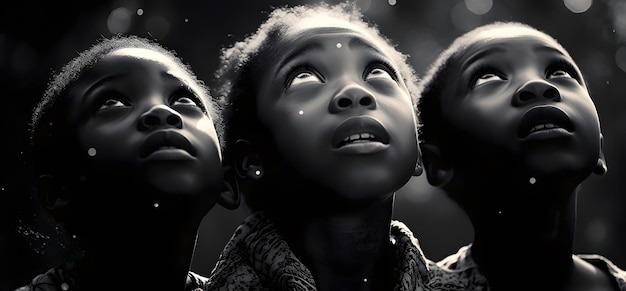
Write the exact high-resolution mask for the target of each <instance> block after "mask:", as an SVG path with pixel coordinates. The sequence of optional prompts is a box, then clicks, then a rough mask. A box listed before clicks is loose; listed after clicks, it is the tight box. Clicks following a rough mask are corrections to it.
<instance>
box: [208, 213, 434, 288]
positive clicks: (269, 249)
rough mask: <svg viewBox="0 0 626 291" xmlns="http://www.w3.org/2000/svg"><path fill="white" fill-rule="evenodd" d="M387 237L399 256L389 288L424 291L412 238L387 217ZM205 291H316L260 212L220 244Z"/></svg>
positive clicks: (424, 275) (424, 268) (424, 271)
mask: <svg viewBox="0 0 626 291" xmlns="http://www.w3.org/2000/svg"><path fill="white" fill-rule="evenodd" d="M390 235H391V237H390V240H391V242H392V244H393V245H394V248H395V251H396V255H397V257H398V258H401V259H400V260H399V264H398V266H397V267H396V268H395V269H394V275H395V277H396V278H397V285H396V286H395V288H394V289H393V290H398V291H400V290H425V283H426V282H427V281H428V279H429V273H428V264H427V261H426V259H425V257H424V255H423V254H422V251H421V249H420V248H419V243H418V241H417V239H416V238H415V237H414V236H413V234H412V233H411V231H410V230H409V229H408V228H407V227H406V226H405V225H404V224H402V223H401V222H399V221H392V223H391V233H390ZM205 290H273V291H281V290H285V291H286V290H290V291H292V290H316V288H315V282H314V280H313V275H312V274H311V272H310V271H309V270H308V269H307V268H306V266H304V264H302V262H300V261H299V260H298V258H296V256H295V255H294V254H293V252H292V251H291V250H290V249H289V246H288V245H287V242H286V241H284V240H283V239H282V237H281V236H280V234H278V232H277V230H276V228H275V226H274V225H273V223H272V222H271V221H270V220H269V219H268V218H267V217H266V216H265V215H264V214H263V213H262V212H257V213H254V214H252V215H250V216H249V217H247V218H246V219H245V220H244V221H243V222H242V224H241V225H240V226H239V227H238V228H237V229H236V230H235V232H234V234H233V236H232V237H231V239H230V241H229V242H228V243H227V244H226V246H225V247H224V250H223V252H222V254H221V255H220V258H219V259H218V262H217V263H216V265H215V268H214V269H213V271H212V273H211V276H210V277H209V283H208V284H207V287H206V288H205Z"/></svg>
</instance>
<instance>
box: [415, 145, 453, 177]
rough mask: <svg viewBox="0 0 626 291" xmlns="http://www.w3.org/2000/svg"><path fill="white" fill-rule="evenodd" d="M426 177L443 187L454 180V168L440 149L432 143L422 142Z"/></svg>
mask: <svg viewBox="0 0 626 291" xmlns="http://www.w3.org/2000/svg"><path fill="white" fill-rule="evenodd" d="M420 148H421V150H422V160H423V162H424V170H425V171H426V179H427V180H428V183H429V184H431V185H432V186H435V187H443V186H445V185H447V184H448V183H450V181H452V178H453V177H454V169H453V168H452V167H451V166H450V164H449V163H447V162H446V161H445V159H444V158H443V157H442V156H441V151H440V149H439V148H438V147H437V146H435V145H432V144H421V145H420Z"/></svg>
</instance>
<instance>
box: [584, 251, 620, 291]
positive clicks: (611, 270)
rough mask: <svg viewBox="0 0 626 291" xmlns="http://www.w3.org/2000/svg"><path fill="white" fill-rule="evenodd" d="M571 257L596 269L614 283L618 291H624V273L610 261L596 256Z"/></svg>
mask: <svg viewBox="0 0 626 291" xmlns="http://www.w3.org/2000/svg"><path fill="white" fill-rule="evenodd" d="M573 257H574V259H576V258H579V259H581V260H582V261H584V262H586V263H589V264H591V265H593V266H594V267H596V268H598V269H599V270H600V271H602V272H603V273H604V274H607V275H608V276H609V277H610V278H612V279H613V280H614V281H615V283H616V284H617V285H618V286H619V290H624V291H626V271H624V270H623V269H621V268H620V267H618V266H617V265H615V264H614V263H613V262H612V261H611V260H609V259H607V258H606V257H604V256H602V255H598V254H580V255H574V256H573Z"/></svg>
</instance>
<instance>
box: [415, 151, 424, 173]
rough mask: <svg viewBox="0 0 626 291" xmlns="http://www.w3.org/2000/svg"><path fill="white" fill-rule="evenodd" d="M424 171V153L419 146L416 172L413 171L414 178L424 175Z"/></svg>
mask: <svg viewBox="0 0 626 291" xmlns="http://www.w3.org/2000/svg"><path fill="white" fill-rule="evenodd" d="M423 172H424V169H423V168H422V151H421V150H420V147H419V145H418V146H417V161H416V163H415V170H414V171H413V176H414V177H417V176H420V175H422V173H423Z"/></svg>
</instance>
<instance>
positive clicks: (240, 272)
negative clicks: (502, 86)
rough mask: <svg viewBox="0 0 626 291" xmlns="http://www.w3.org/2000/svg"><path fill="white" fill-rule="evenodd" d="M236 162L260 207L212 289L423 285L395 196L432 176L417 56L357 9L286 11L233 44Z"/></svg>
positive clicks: (228, 146) (228, 64) (417, 254)
mask: <svg viewBox="0 0 626 291" xmlns="http://www.w3.org/2000/svg"><path fill="white" fill-rule="evenodd" d="M217 79H218V81H219V84H218V86H217V87H216V88H217V89H216V90H215V92H216V94H217V95H218V96H219V97H221V98H223V103H224V108H225V112H224V117H225V125H226V135H225V139H224V143H225V149H224V153H225V159H226V160H229V161H232V164H233V166H234V167H235V169H236V171H237V173H238V176H237V177H238V178H239V179H238V181H239V184H240V187H241V189H242V190H243V194H244V197H245V202H246V204H247V206H248V207H249V208H250V210H251V211H252V214H251V215H250V216H249V217H248V218H247V219H246V220H245V221H244V222H243V223H242V224H241V226H240V227H239V228H238V229H237V230H236V231H235V233H234V234H233V237H232V238H231V240H230V241H229V243H228V244H227V246H226V247H225V249H224V251H223V253H222V254H221V256H220V259H219V261H218V264H217V265H216V266H215V269H214V270H213V272H212V274H211V276H210V278H209V279H210V280H209V288H208V289H210V290H218V289H219V290H221V289H224V288H227V289H233V290H234V289H237V290H257V289H261V288H268V289H271V290H421V288H424V286H425V284H426V283H427V281H428V280H429V273H428V267H427V262H426V259H425V257H424V256H423V254H422V251H421V249H420V247H419V244H418V241H417V239H416V238H415V237H414V236H413V234H412V233H411V231H410V230H409V229H408V228H407V227H406V226H405V225H404V224H403V223H401V222H399V221H396V220H393V219H392V216H393V203H394V195H395V194H394V193H395V191H397V190H398V189H400V188H401V187H402V186H404V185H405V183H407V182H408V181H409V179H410V178H411V176H414V175H419V174H421V167H420V163H419V149H418V143H417V132H416V131H417V130H416V120H415V113H414V105H413V104H414V103H413V102H414V98H415V97H416V96H417V95H415V85H416V83H415V82H416V76H415V74H414V72H413V69H412V68H411V67H410V66H409V65H408V63H407V56H406V55H404V54H402V53H400V52H399V51H397V50H396V48H395V47H394V45H393V44H392V43H391V42H390V40H389V39H387V38H385V37H384V36H383V35H382V34H380V32H379V31H378V29H377V28H376V27H375V26H374V25H372V24H370V23H367V22H366V21H365V20H364V18H363V15H362V14H361V13H360V11H358V9H357V8H356V7H354V6H352V5H349V4H345V3H344V4H337V5H329V4H317V5H308V6H306V5H305V6H295V7H282V8H277V9H275V10H273V11H272V12H271V13H270V15H269V17H268V19H267V20H266V21H265V22H264V23H263V24H261V26H260V27H259V28H258V30H257V31H256V32H255V33H254V34H252V35H249V36H248V37H247V38H245V39H244V40H242V41H240V42H237V43H235V44H234V45H232V46H231V47H228V48H226V49H224V50H223V54H222V57H221V67H220V70H219V71H218V72H217Z"/></svg>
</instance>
